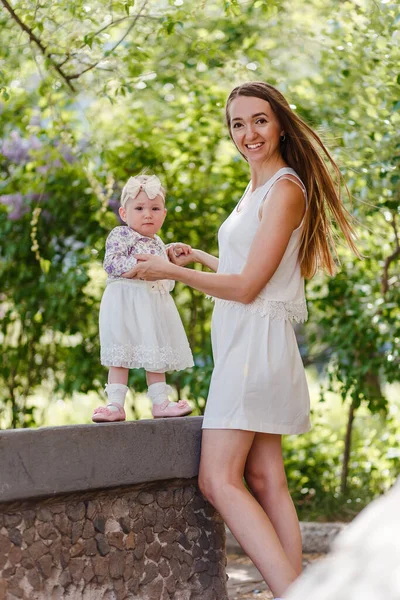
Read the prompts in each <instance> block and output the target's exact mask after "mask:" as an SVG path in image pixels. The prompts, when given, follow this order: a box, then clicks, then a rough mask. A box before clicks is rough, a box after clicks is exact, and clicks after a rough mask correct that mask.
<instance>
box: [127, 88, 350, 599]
mask: <svg viewBox="0 0 400 600" xmlns="http://www.w3.org/2000/svg"><path fill="white" fill-rule="evenodd" d="M226 117H227V123H228V127H229V133H230V136H231V138H232V140H233V142H234V144H235V146H236V147H237V149H238V151H239V152H240V153H241V155H242V156H243V158H244V159H245V160H246V161H247V162H248V164H249V168H250V176H251V179H250V182H249V184H248V186H247V188H246V190H245V191H244V193H243V195H242V198H241V199H240V201H239V203H238V204H237V206H236V207H234V208H233V211H232V213H231V214H230V216H229V217H228V219H227V220H226V221H225V222H224V223H223V224H222V226H221V228H220V230H219V234H218V242H219V250H220V257H219V260H218V261H217V259H216V258H215V257H211V256H210V255H207V254H205V253H204V252H201V251H199V250H191V251H190V252H189V253H188V254H186V255H183V256H180V257H174V256H173V255H170V259H171V260H172V262H173V263H175V264H171V263H166V262H165V261H162V260H161V258H160V257H149V256H145V255H137V256H136V258H137V259H138V261H139V263H138V265H136V266H135V267H134V268H133V269H132V270H131V271H129V272H128V273H126V276H127V277H132V278H137V277H140V278H144V279H147V280H154V279H162V278H165V277H168V278H171V279H177V280H179V281H182V282H184V283H186V284H188V285H190V286H192V287H194V288H196V289H198V290H201V291H203V292H205V293H206V294H208V295H210V296H212V297H213V298H214V300H215V309H214V313H213V319H212V345H213V354H214V371H213V375H212V378H211V384H210V391H209V395H208V399H207V404H206V410H205V415H204V421H203V438H202V452H201V462H200V474H199V485H200V488H201V490H202V492H203V494H204V495H205V496H206V497H207V498H208V499H209V500H210V502H211V503H212V504H213V505H214V506H215V507H216V508H217V509H218V511H219V512H220V513H221V515H222V516H223V518H224V519H225V521H226V523H227V524H228V526H229V528H230V529H231V531H232V532H233V534H234V536H235V537H236V538H237V539H238V541H239V543H240V545H241V546H242V548H243V549H244V551H245V552H246V554H247V555H248V556H249V557H250V558H251V559H252V560H253V561H254V563H255V564H256V566H257V567H258V569H259V570H260V572H261V573H262V575H263V576H264V578H265V579H266V581H267V583H268V584H269V586H270V588H271V589H272V591H273V592H274V594H275V595H276V596H279V595H281V594H283V593H285V591H286V590H287V588H288V587H289V585H290V584H291V583H292V582H293V581H294V580H295V579H296V577H297V576H298V574H299V573H300V571H301V564H302V562H301V535H300V529H299V525H298V520H297V515H296V511H295V509H294V506H293V502H292V500H291V497H290V495H289V491H288V487H287V482H286V476H285V470H284V465H283V459H282V449H281V436H282V434H297V433H303V432H305V431H307V430H308V429H309V427H310V420H309V394H308V389H307V382H306V378H305V373H304V368H303V365H302V361H301V357H300V353H299V350H298V347H297V342H296V337H295V334H294V330H293V326H292V322H293V321H294V322H301V321H305V320H306V319H307V306H306V300H305V294H304V277H305V276H307V277H311V276H312V275H314V273H315V271H316V269H317V268H318V267H322V268H325V269H326V270H327V271H328V272H330V273H331V272H333V270H334V261H333V256H332V253H334V246H333V236H332V226H331V222H330V219H329V216H328V215H329V212H331V213H333V215H334V217H335V220H336V222H337V224H338V225H339V226H340V227H341V229H342V231H343V234H344V236H345V238H346V240H347V242H348V244H349V246H350V247H351V248H352V249H353V250H356V249H355V246H354V243H353V241H352V234H353V232H352V228H351V225H350V224H349V223H348V221H347V218H346V216H347V215H346V211H345V208H344V206H343V204H342V201H341V199H340V195H339V192H338V190H337V189H336V188H335V184H334V182H333V180H332V177H331V175H330V173H329V171H328V168H327V167H326V165H325V163H324V160H323V158H322V156H321V154H325V156H326V157H328V159H329V160H330V161H331V165H332V167H333V169H334V170H335V171H336V173H338V168H337V166H336V165H335V163H334V162H333V160H332V159H331V157H330V155H329V153H328V151H327V150H326V149H325V147H324V145H323V144H322V142H321V140H320V139H319V138H318V136H317V135H316V134H315V133H314V132H313V131H312V130H311V129H310V128H309V127H308V126H307V125H306V124H305V123H304V122H303V121H302V120H301V119H300V118H299V117H298V116H297V115H296V114H295V113H294V112H293V111H292V110H291V108H290V106H289V104H288V102H287V101H286V100H285V98H284V97H283V96H282V94H281V93H280V92H279V91H278V90H276V89H275V88H273V87H272V86H270V85H269V84H266V83H259V82H250V83H246V84H243V85H241V86H239V87H237V88H235V89H234V90H233V91H232V92H231V94H230V95H229V98H228V101H227V104H226ZM320 153H321V154H320ZM193 261H197V262H200V263H202V264H203V265H205V266H208V267H210V268H211V269H212V270H214V271H217V272H216V273H205V272H200V271H197V270H196V271H195V270H192V269H185V268H184V267H185V266H186V265H187V264H189V262H193ZM243 476H244V477H245V479H246V483H247V485H248V488H249V489H250V490H251V493H249V491H248V489H247V488H246V487H245V486H244V485H243Z"/></svg>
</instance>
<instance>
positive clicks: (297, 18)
mask: <svg viewBox="0 0 400 600" xmlns="http://www.w3.org/2000/svg"><path fill="white" fill-rule="evenodd" d="M1 5H2V10H1V13H0V26H1V27H0V48H1V59H0V94H1V100H0V169H1V174H2V178H1V183H0V235H1V239H2V244H1V250H0V282H1V285H0V290H1V291H0V294H1V295H0V323H1V330H0V339H1V343H2V349H3V352H2V360H1V366H0V425H1V427H3V428H7V427H30V426H36V425H40V424H44V423H46V424H50V423H51V421H49V419H48V416H47V415H48V414H49V413H50V412H51V411H49V407H50V406H51V403H52V402H54V399H58V401H61V402H62V401H63V399H70V398H72V397H74V394H77V393H83V394H85V395H86V397H94V396H93V395H94V394H96V395H97V393H98V392H99V390H101V388H102V386H103V382H104V378H105V373H104V370H103V369H102V368H101V367H100V365H99V362H98V354H99V347H98V331H97V314H98V308H99V301H100V298H101V293H102V288H103V285H104V279H105V275H104V273H103V271H102V268H101V261H102V258H103V252H104V241H105V237H106V235H107V233H108V231H109V230H110V229H111V228H112V227H113V226H115V225H116V224H117V223H118V219H117V216H116V209H117V205H118V197H119V192H120V189H121V187H122V185H123V184H124V182H125V181H126V179H127V178H128V176H129V175H130V174H132V173H135V172H138V171H140V170H141V169H142V168H144V167H147V168H148V169H149V170H151V171H154V172H156V173H157V174H159V175H160V177H161V178H162V179H163V181H164V182H165V184H166V187H167V190H168V198H167V207H168V210H169V214H168V217H167V220H166V223H165V226H164V229H163V237H164V238H165V240H166V241H170V240H176V239H179V240H181V241H186V242H188V243H190V244H192V245H193V246H194V247H201V248H202V249H204V250H207V251H209V252H212V253H217V246H216V233H217V230H218V227H219V225H220V224H221V222H222V221H223V219H224V218H225V217H226V215H227V214H228V213H229V211H230V210H231V209H232V206H233V205H234V204H235V202H236V201H237V200H238V199H239V197H240V195H241V192H242V190H243V189H244V187H245V185H246V181H247V177H248V173H247V167H246V165H245V163H244V162H243V161H242V160H241V158H240V157H239V156H238V155H237V153H236V152H235V150H234V148H233V147H232V145H231V143H230V142H229V138H228V135H227V131H226V128H225V125H224V102H225V99H226V96H227V94H228V93H229V91H230V89H231V88H232V87H233V86H234V85H237V84H238V83H241V82H243V81H247V80H265V81H269V82H270V83H272V84H274V85H276V86H277V87H278V88H279V89H280V90H281V91H282V92H283V93H284V94H285V95H286V96H287V98H288V100H289V101H290V103H291V105H292V107H293V108H294V110H296V111H297V112H298V113H299V114H300V115H301V116H302V117H303V118H305V119H306V120H307V122H308V123H310V124H311V125H312V126H313V127H314V128H316V130H318V132H319V133H320V134H321V135H322V137H323V138H324V139H325V140H326V142H327V144H328V147H329V148H330V150H331V151H332V153H333V155H334V157H335V158H336V159H337V161H338V163H339V165H340V168H341V170H342V172H343V174H344V177H345V179H346V182H347V185H348V187H349V190H350V193H351V196H352V204H353V206H352V211H353V213H354V215H355V216H356V218H357V219H358V223H359V224H358V233H359V236H360V240H359V244H360V248H361V250H362V252H363V255H364V259H363V260H361V261H360V260H356V259H355V258H354V257H353V256H351V255H350V254H349V253H348V251H347V250H346V249H345V248H344V247H343V246H342V245H341V246H340V248H339V254H340V260H341V266H340V269H339V270H338V274H337V275H336V276H335V277H333V278H331V279H328V278H326V277H325V276H323V275H319V276H317V277H316V278H315V279H314V280H312V281H310V282H308V284H307V294H308V298H309V310H310V320H309V322H308V323H307V325H306V326H305V327H304V328H302V329H299V330H298V331H297V333H298V339H299V342H300V347H301V351H302V355H303V358H304V362H305V364H306V366H307V367H308V369H309V371H308V372H309V377H310V380H311V379H312V380H314V379H315V377H316V374H318V381H319V384H318V386H317V388H319V385H321V387H320V389H318V390H317V388H316V393H315V394H314V396H315V397H316V399H318V397H319V398H320V399H321V400H322V401H325V404H320V403H317V402H316V403H315V423H316V425H315V427H314V430H313V432H312V433H311V434H309V435H308V436H303V437H301V438H296V439H295V438H288V439H287V440H285V452H286V455H287V463H288V477H289V482H290V484H291V486H292V488H293V492H294V494H295V495H296V494H297V496H296V500H297V502H298V504H299V505H300V506H304V507H305V510H308V511H313V510H314V509H315V507H317V508H316V510H320V512H324V514H328V513H329V512H330V513H334V512H335V511H336V510H338V507H341V508H340V509H339V510H341V514H342V515H343V510H344V509H343V507H344V506H345V504H346V503H347V501H348V500H350V503H356V501H357V498H358V500H359V502H358V504H360V505H363V504H364V503H365V502H367V501H368V500H369V499H371V498H372V497H373V496H374V495H376V494H378V493H381V492H382V491H384V490H385V489H386V488H387V487H388V486H389V485H390V484H391V483H392V482H393V480H394V478H395V476H396V474H397V473H398V467H399V453H398V442H399V439H400V434H399V429H400V427H399V423H398V417H397V412H396V410H397V405H398V404H397V400H398V398H397V396H398V389H399V388H398V387H397V388H396V387H395V385H396V382H399V379H400V369H399V339H400V318H399V290H400V283H399V269H398V264H399V263H398V258H399V255H400V238H399V225H398V223H399V191H400V176H399V172H398V168H399V159H400V140H399V125H400V112H399V111H400V93H399V92H400V72H399V64H400V60H399V59H400V50H399V48H400V44H399V41H400V39H399V38H400V33H399V22H400V17H399V10H398V9H399V5H398V4H397V3H392V2H390V1H388V0H382V1H381V2H378V1H374V0H352V1H345V2H340V3H338V2H336V1H334V0H307V1H306V0H295V1H289V0H288V1H283V0H282V1H281V0H271V1H268V2H265V1H261V0H257V1H254V2H247V1H237V2H227V1H216V2H205V1H203V2H201V3H199V2H194V1H193V0H175V1H174V2H172V1H151V0H147V1H146V0H144V1H143V2H133V1H129V0H126V1H125V0H119V1H111V2H102V1H96V0H94V1H92V2H90V3H85V2H81V1H73V2H65V1H64V0H62V1H61V2H58V3H54V4H52V5H50V4H48V3H39V2H36V1H33V0H18V1H14V2H12V3H10V2H8V1H7V0H1ZM175 298H176V301H177V304H178V306H179V309H180V312H181V314H182V317H183V319H184V322H185V326H186V329H187V332H188V335H189V338H190V342H191V345H192V348H193V350H194V354H195V359H196V365H197V366H196V367H195V368H194V369H192V370H188V371H186V372H184V373H180V374H177V375H174V376H173V377H172V378H171V380H172V382H173V383H174V385H175V387H176V390H177V394H178V396H180V394H181V392H182V389H184V391H185V393H186V394H189V397H190V398H191V399H192V401H193V403H194V405H195V408H196V410H197V412H198V413H201V412H202V410H203V408H204V403H205V398H206V395H207V389H208V383H209V377H210V374H211V370H212V358H211V348H210V340H209V321H210V312H211V306H210V304H209V302H208V301H207V300H205V299H204V297H203V296H202V295H201V294H199V293H197V292H196V291H194V290H191V289H188V288H183V287H182V286H177V290H176V293H175ZM131 383H132V385H133V386H134V389H135V391H136V392H141V391H143V390H144V386H145V381H144V376H143V374H142V373H139V372H137V373H136V372H133V373H132V375H131ZM390 386H391V387H390ZM332 392H334V394H336V396H335V395H333V394H332ZM88 394H89V396H88ZM91 394H92V396H91ZM335 398H336V399H335ZM337 398H339V399H340V400H339V404H338V403H337V402H338V401H337ZM43 399H44V400H43ZM96 402H98V399H96ZM132 405H133V406H132V410H133V413H132V416H133V417H135V416H136V417H140V416H143V414H146V409H144V412H143V410H141V401H140V396H136V397H135V401H134V402H132ZM321 407H322V408H323V410H321ZM335 407H336V408H335ZM326 411H328V413H329V414H330V415H331V416H332V419H331V420H329V419H326ZM335 411H336V412H335ZM334 415H336V417H335V416H334ZM80 418H82V415H80ZM83 418H84V420H86V421H87V422H88V421H89V420H90V410H88V411H87V413H86V414H85V416H84V417H83ZM354 427H355V432H354ZM368 440H369V442H368ZM351 441H353V446H351ZM367 442H368V443H367ZM310 490H311V491H310ZM312 490H314V491H312ZM360 494H361V497H360ZM318 507H319V508H318ZM351 510H355V509H353V508H351Z"/></svg>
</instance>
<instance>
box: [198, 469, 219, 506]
mask: <svg viewBox="0 0 400 600" xmlns="http://www.w3.org/2000/svg"><path fill="white" fill-rule="evenodd" d="M198 486H199V488H200V491H201V493H202V494H203V496H204V498H205V499H206V500H208V501H209V502H211V504H213V500H214V499H215V495H216V494H215V492H216V489H217V478H216V477H214V476H213V474H211V473H210V474H208V473H204V471H203V472H202V471H201V470H200V473H199V478H198Z"/></svg>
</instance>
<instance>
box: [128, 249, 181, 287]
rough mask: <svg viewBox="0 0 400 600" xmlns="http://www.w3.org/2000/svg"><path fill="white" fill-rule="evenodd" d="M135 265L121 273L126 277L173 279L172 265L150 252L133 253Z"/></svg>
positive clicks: (153, 279)
mask: <svg viewBox="0 0 400 600" xmlns="http://www.w3.org/2000/svg"><path fill="white" fill-rule="evenodd" d="M135 258H136V260H137V261H138V263H137V265H135V266H134V267H133V269H131V270H130V271H127V272H126V273H124V274H123V275H122V277H125V278H126V279H145V280H146V281H157V280H158V279H173V276H172V273H171V271H172V269H173V267H172V265H171V264H170V263H169V262H168V261H166V260H165V258H162V256H153V255H152V254H135Z"/></svg>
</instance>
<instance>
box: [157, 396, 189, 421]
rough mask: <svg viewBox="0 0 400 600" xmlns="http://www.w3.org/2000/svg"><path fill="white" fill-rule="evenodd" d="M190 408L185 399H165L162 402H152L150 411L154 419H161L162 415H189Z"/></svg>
mask: <svg viewBox="0 0 400 600" xmlns="http://www.w3.org/2000/svg"><path fill="white" fill-rule="evenodd" d="M192 410H193V409H192V408H191V406H190V405H189V404H188V403H187V401H186V400H180V401H179V402H170V401H169V400H165V401H164V402H163V403H162V404H153V407H152V409H151V412H152V415H153V417H154V418H155V419H161V418H164V417H184V416H185V415H189V414H190V413H191V412H192Z"/></svg>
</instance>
